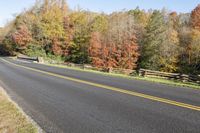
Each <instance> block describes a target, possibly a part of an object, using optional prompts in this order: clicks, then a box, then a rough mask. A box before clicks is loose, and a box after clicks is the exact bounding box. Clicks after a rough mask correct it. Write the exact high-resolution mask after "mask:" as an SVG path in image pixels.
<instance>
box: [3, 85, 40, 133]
mask: <svg viewBox="0 0 200 133" xmlns="http://www.w3.org/2000/svg"><path fill="white" fill-rule="evenodd" d="M37 132H38V128H37V127H36V126H35V125H34V124H33V123H32V122H31V121H30V120H29V119H28V118H27V117H26V116H25V115H24V114H23V113H22V111H20V110H19V108H17V106H16V105H15V104H14V103H13V102H12V101H11V100H10V99H9V97H8V96H7V95H6V93H5V92H4V91H3V89H2V88H0V133H37Z"/></svg>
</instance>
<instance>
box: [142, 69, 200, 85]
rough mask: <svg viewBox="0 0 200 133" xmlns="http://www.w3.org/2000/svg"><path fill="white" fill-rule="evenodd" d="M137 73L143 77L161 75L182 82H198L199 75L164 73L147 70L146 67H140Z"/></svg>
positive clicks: (199, 79) (199, 81) (199, 80)
mask: <svg viewBox="0 0 200 133" xmlns="http://www.w3.org/2000/svg"><path fill="white" fill-rule="evenodd" d="M139 75H140V76H143V77H162V78H166V79H172V80H178V81H182V82H194V83H199V84H200V75H186V74H180V73H166V72H160V71H152V70H147V69H140V70H139Z"/></svg>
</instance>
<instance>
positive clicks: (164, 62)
mask: <svg viewBox="0 0 200 133" xmlns="http://www.w3.org/2000/svg"><path fill="white" fill-rule="evenodd" d="M177 17H178V16H177V14H176V13H175V12H172V13H170V14H169V16H168V20H167V23H166V30H165V32H164V34H165V36H166V39H165V41H164V42H163V43H162V46H161V47H160V59H159V63H160V65H161V68H160V70H161V71H164V72H177V70H178V61H179V59H178V57H179V52H180V46H179V35H178V31H177V28H178V27H177V26H178V23H177Z"/></svg>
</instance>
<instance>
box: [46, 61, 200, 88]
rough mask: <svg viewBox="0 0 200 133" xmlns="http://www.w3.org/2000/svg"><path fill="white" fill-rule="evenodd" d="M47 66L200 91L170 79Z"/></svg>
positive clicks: (190, 84)
mask: <svg viewBox="0 0 200 133" xmlns="http://www.w3.org/2000/svg"><path fill="white" fill-rule="evenodd" d="M45 65H47V66H52V67H59V68H67V69H71V70H77V71H82V72H91V73H97V74H101V75H107V76H113V77H121V78H127V79H135V80H144V81H149V82H155V83H161V84H167V85H172V86H181V87H189V88H193V89H200V85H199V84H197V83H190V82H184V83H183V82H180V81H177V80H168V79H163V78H157V77H156V78H155V77H141V76H128V75H124V74H115V73H106V72H101V71H96V70H89V69H81V68H78V67H69V66H65V65H57V64H45Z"/></svg>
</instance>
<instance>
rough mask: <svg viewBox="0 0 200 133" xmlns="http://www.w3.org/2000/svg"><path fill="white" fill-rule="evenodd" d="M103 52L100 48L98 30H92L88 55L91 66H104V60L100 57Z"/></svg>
mask: <svg viewBox="0 0 200 133" xmlns="http://www.w3.org/2000/svg"><path fill="white" fill-rule="evenodd" d="M103 54H104V53H103V49H102V41H101V35H100V33H99V32H93V33H92V34H91V39H90V47H89V56H90V58H91V64H92V65H93V66H96V67H99V68H102V67H103V68H104V67H105V60H104V59H103V58H102V57H103V56H102V55H103Z"/></svg>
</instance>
